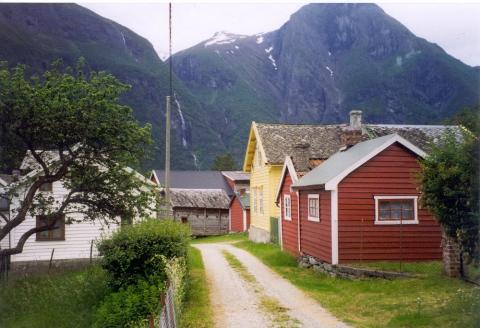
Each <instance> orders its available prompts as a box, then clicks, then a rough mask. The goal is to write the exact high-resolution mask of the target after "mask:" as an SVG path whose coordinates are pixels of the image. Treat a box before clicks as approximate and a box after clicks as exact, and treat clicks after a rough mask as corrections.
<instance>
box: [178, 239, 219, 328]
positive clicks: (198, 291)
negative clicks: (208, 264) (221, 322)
mask: <svg viewBox="0 0 480 328" xmlns="http://www.w3.org/2000/svg"><path fill="white" fill-rule="evenodd" d="M188 266H189V283H188V287H187V288H188V290H187V294H186V297H185V304H184V310H183V313H182V316H181V318H180V327H182V328H194V327H195V328H197V327H198V328H209V327H213V312H212V307H211V305H210V298H209V294H208V284H207V277H206V275H205V267H204V265H203V261H202V255H201V254H200V251H199V250H198V249H196V248H193V247H190V250H189V254H188Z"/></svg>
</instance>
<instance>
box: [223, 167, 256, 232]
mask: <svg viewBox="0 0 480 328" xmlns="http://www.w3.org/2000/svg"><path fill="white" fill-rule="evenodd" d="M222 174H223V177H224V178H225V181H226V182H227V183H228V185H229V186H230V188H232V190H233V191H234V196H233V197H232V200H231V202H230V227H229V231H231V232H244V231H247V230H248V228H249V227H250V194H249V190H250V174H249V173H246V172H243V171H222Z"/></svg>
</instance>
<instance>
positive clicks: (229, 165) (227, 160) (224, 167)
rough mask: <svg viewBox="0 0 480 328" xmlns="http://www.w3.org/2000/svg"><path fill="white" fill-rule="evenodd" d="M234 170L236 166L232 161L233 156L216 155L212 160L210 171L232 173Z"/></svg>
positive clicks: (227, 154) (228, 154)
mask: <svg viewBox="0 0 480 328" xmlns="http://www.w3.org/2000/svg"><path fill="white" fill-rule="evenodd" d="M236 169H237V165H236V164H235V160H234V159H233V156H232V154H230V153H226V154H223V155H218V156H217V157H215V159H214V160H213V164H212V170H215V171H234V170H236Z"/></svg>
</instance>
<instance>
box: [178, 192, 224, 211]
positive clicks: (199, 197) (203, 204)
mask: <svg viewBox="0 0 480 328" xmlns="http://www.w3.org/2000/svg"><path fill="white" fill-rule="evenodd" d="M170 203H171V205H172V207H187V208H213V209H228V208H229V207H230V197H229V196H228V195H227V193H226V192H225V190H223V189H179V188H172V189H171V192H170Z"/></svg>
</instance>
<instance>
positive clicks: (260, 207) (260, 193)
mask: <svg viewBox="0 0 480 328" xmlns="http://www.w3.org/2000/svg"><path fill="white" fill-rule="evenodd" d="M258 189H259V191H258V211H259V212H260V213H261V214H263V187H260V188H258Z"/></svg>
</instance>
